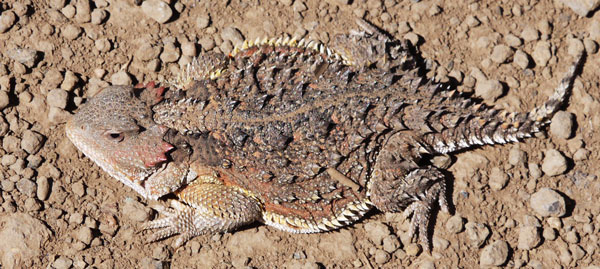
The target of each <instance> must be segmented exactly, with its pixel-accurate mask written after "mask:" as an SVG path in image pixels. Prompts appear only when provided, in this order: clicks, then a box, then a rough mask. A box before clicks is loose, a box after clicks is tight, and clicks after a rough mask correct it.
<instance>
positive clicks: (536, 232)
mask: <svg viewBox="0 0 600 269" xmlns="http://www.w3.org/2000/svg"><path fill="white" fill-rule="evenodd" d="M541 242H542V237H541V234H540V229H539V228H538V227H534V226H523V227H521V228H519V240H518V245H517V248H518V249H522V250H531V249H534V248H535V247H537V246H539V245H540V243H541Z"/></svg>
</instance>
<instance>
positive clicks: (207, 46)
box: [198, 37, 216, 51]
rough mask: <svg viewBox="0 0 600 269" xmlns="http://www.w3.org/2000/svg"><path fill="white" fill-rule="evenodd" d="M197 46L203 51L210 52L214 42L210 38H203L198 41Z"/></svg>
mask: <svg viewBox="0 0 600 269" xmlns="http://www.w3.org/2000/svg"><path fill="white" fill-rule="evenodd" d="M198 44H200V46H201V47H202V49H203V50H204V51H210V50H212V49H213V48H214V47H215V45H216V44H215V41H214V40H213V39H212V38H210V37H203V38H201V39H200V40H198Z"/></svg>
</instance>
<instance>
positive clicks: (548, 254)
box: [0, 0, 600, 268]
mask: <svg viewBox="0 0 600 269" xmlns="http://www.w3.org/2000/svg"><path fill="white" fill-rule="evenodd" d="M141 2H142V1H141V0H140V1H134V0H93V1H89V2H88V0H70V1H69V0H48V1H30V0H8V1H2V2H1V3H0V12H1V13H0V15H1V16H0V53H1V55H2V56H1V57H0V88H1V90H0V136H1V138H0V140H1V142H2V148H0V155H1V156H2V158H1V163H0V182H1V185H0V194H1V195H0V205H1V207H0V268H71V267H73V268H169V267H170V268H232V267H234V268H352V267H355V268H400V267H410V268H475V267H480V266H482V267H485V266H487V265H491V266H493V265H498V266H505V267H515V268H518V267H527V268H575V267H578V268H586V267H587V268H600V267H599V266H600V262H599V261H600V241H599V235H600V205H599V203H598V200H599V199H598V198H599V197H600V180H599V179H598V176H600V170H599V165H600V162H599V159H600V154H599V152H600V139H599V138H598V136H595V135H594V134H595V131H596V130H598V128H599V127H600V103H599V101H598V100H599V99H600V92H599V90H598V81H597V78H598V71H597V70H599V69H600V66H599V65H600V60H599V59H600V58H599V57H598V53H597V50H598V42H600V12H595V13H593V12H592V13H591V14H590V15H588V17H582V16H580V15H578V14H577V13H575V11H574V9H572V8H570V7H567V6H565V5H564V4H563V3H562V1H560V0H557V1H553V0H481V1H478V0H457V1H441V0H422V1H416V0H398V1H393V0H385V1H381V0H369V1H366V2H363V1H351V0H322V1H317V0H282V1H277V0H263V1H261V0H253V1H242V0H231V1H205V0H202V1H196V0H181V1H179V0H172V1H169V0H166V2H167V3H168V6H163V8H162V9H161V5H160V1H159V0H146V1H145V2H147V3H144V4H142V3H141ZM565 2H568V1H565ZM571 2H573V3H584V2H585V3H593V2H596V1H571ZM582 5H583V4H582ZM357 17H363V18H365V19H367V20H368V21H370V22H372V23H373V24H375V25H377V26H380V27H381V28H382V29H384V30H386V31H388V32H389V33H390V34H391V35H393V36H395V37H397V38H406V39H409V40H411V41H413V42H417V43H418V45H419V47H420V51H421V54H422V56H423V57H424V58H426V59H429V60H431V62H430V66H431V68H432V70H433V71H431V72H430V73H429V74H428V76H430V77H432V76H435V78H436V79H437V80H440V81H454V82H457V84H458V89H459V90H461V91H467V92H471V91H475V93H476V94H478V95H481V96H482V97H484V98H485V99H486V102H487V103H490V104H496V105H497V106H499V107H504V108H507V109H509V110H512V111H526V110H529V109H531V108H533V107H534V106H535V105H539V104H541V103H543V101H544V100H545V99H546V98H547V96H548V95H549V94H550V93H551V92H552V91H553V89H554V87H555V86H556V85H558V83H559V81H560V79H561V76H562V74H563V73H564V72H566V70H567V69H568V67H569V66H570V65H571V63H572V62H573V61H574V59H575V58H574V55H576V54H577V52H579V51H581V50H584V49H585V50H586V51H587V52H588V54H589V55H588V57H587V59H586V61H585V64H584V67H583V71H582V73H581V75H580V77H579V78H578V79H577V80H576V82H575V87H574V89H573V94H572V95H571V98H570V103H569V105H568V107H566V111H568V112H570V113H563V114H562V115H563V118H562V119H558V120H557V122H559V123H558V124H557V126H555V127H554V129H553V130H552V132H547V134H541V135H539V136H538V137H537V138H532V139H527V140H525V141H524V142H523V143H519V144H510V145H504V146H494V147H481V148H478V149H476V150H473V151H469V152H465V153H461V154H458V155H457V156H456V158H453V159H452V166H451V167H450V168H449V170H450V171H451V172H452V173H453V175H454V177H453V178H451V179H450V180H449V182H450V185H451V186H452V187H451V188H450V190H449V191H450V192H451V194H450V195H449V196H450V197H452V201H453V204H454V208H455V210H454V211H455V213H454V214H455V215H454V217H452V215H450V214H447V213H439V214H437V217H436V224H435V227H434V229H433V252H432V253H431V254H428V253H423V252H422V251H420V249H419V248H417V247H416V245H415V244H413V243H411V242H409V240H408V239H407V238H406V230H407V222H406V221H405V219H404V218H403V217H402V216H401V215H400V214H395V215H394V214H381V213H377V212H374V213H373V214H371V215H369V216H367V217H366V218H365V219H364V220H362V221H361V222H359V223H357V224H355V225H353V226H351V227H347V228H344V229H341V230H339V231H335V232H330V233H323V234H309V235H304V234H302V235H297V234H288V233H286V232H282V231H279V230H276V229H274V228H271V227H266V226H262V225H258V224H257V225H255V226H252V227H248V228H245V229H243V230H241V231H237V232H235V233H231V234H223V235H220V234H215V235H206V236H199V237H196V238H194V239H193V240H191V241H190V242H188V243H187V244H185V245H184V246H183V247H180V248H178V249H173V248H172V247H171V243H172V242H173V239H172V238H170V239H167V240H163V241H160V242H155V243H145V236H147V233H145V232H140V226H141V224H142V223H143V222H144V221H146V220H148V219H151V218H153V217H155V215H154V213H153V211H152V210H151V209H150V207H149V205H151V204H152V203H150V202H149V201H146V200H144V199H142V198H140V197H139V196H138V195H137V194H136V193H135V192H134V191H132V190H131V189H129V188H127V187H125V186H124V185H122V184H121V183H119V182H118V181H116V180H115V179H113V178H110V177H109V176H108V175H107V174H106V173H104V172H103V171H102V170H101V169H100V168H99V167H98V166H96V165H95V164H93V163H92V162H91V161H90V160H89V159H88V158H86V157H84V156H83V155H82V154H81V153H79V152H78V151H77V150H76V149H75V147H74V146H73V145H72V144H71V143H70V142H69V141H68V139H67V138H66V137H65V135H64V123H65V121H66V119H67V118H68V117H69V114H71V113H73V112H74V111H76V109H77V107H78V106H79V105H80V104H81V103H83V102H84V101H85V99H86V97H87V96H89V95H91V94H92V93H93V92H95V91H97V90H98V89H99V88H101V87H103V86H106V85H108V84H109V83H119V84H120V83H125V84H135V83H139V82H149V81H161V80H163V79H168V78H171V77H173V74H177V73H178V72H179V70H180V68H181V67H180V66H184V65H185V64H186V63H188V62H189V61H190V60H191V59H192V57H194V56H196V55H197V54H199V53H203V52H205V51H217V52H218V51H221V52H229V51H230V50H231V49H232V47H233V46H234V45H237V44H239V43H241V41H242V40H243V39H244V38H247V39H252V40H254V39H256V38H257V37H261V38H262V37H277V36H282V35H288V36H296V37H304V38H310V39H314V40H319V41H321V42H323V43H325V44H327V43H328V42H329V40H330V39H332V37H333V35H335V34H338V33H347V32H348V31H349V30H350V29H357V25H356V24H355V22H354V21H355V20H354V19H355V18H357ZM485 81H492V82H496V84H494V83H488V84H486V83H484V82H485ZM498 81H499V82H501V84H499V85H502V86H501V87H493V85H498V84H497V82H498ZM486 85H488V86H489V85H492V86H491V87H486ZM569 124H572V125H573V126H572V127H570V125H569ZM571 129H572V132H570V131H571ZM555 150H556V151H555ZM546 187H548V188H550V189H551V190H554V191H556V192H558V193H559V195H558V199H557V201H558V202H557V203H558V205H559V209H556V208H550V209H549V210H550V211H551V210H553V209H556V210H559V211H560V205H565V212H562V213H560V212H559V213H558V214H559V215H557V216H544V215H543V213H540V211H539V210H536V209H534V208H533V207H532V206H533V205H534V204H535V205H538V204H537V203H538V202H539V201H537V202H530V200H531V197H532V195H533V194H538V193H541V194H544V193H543V191H542V190H543V189H544V188H546ZM546 194H547V193H546ZM552 197H553V196H551V195H550V196H544V198H546V199H552ZM543 202H544V201H542V202H539V203H543ZM561 203H564V204H561ZM563 214H564V215H563ZM594 266H595V267H594Z"/></svg>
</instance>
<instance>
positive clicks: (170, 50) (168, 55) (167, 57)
mask: <svg viewBox="0 0 600 269" xmlns="http://www.w3.org/2000/svg"><path fill="white" fill-rule="evenodd" d="M179 56H181V51H180V50H179V48H178V47H177V46H175V43H173V42H168V43H165V45H164V47H163V52H162V53H161V54H160V60H161V61H162V62H163V63H174V62H176V61H177V60H178V59H179Z"/></svg>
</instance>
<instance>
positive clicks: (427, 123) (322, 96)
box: [66, 21, 577, 250]
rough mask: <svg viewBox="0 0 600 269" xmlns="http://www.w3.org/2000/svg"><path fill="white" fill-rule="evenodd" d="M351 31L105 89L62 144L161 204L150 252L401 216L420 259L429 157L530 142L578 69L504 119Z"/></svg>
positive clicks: (249, 48)
mask: <svg viewBox="0 0 600 269" xmlns="http://www.w3.org/2000/svg"><path fill="white" fill-rule="evenodd" d="M358 24H359V25H360V26H361V27H362V30H360V31H353V32H351V33H350V34H346V35H338V36H336V38H335V40H334V42H333V43H334V44H333V45H332V46H331V47H326V46H324V45H322V44H319V43H316V42H305V41H304V40H301V41H296V40H294V39H289V38H285V39H277V40H274V39H271V40H267V39H265V40H257V41H256V42H244V45H243V46H242V47H241V48H236V49H234V51H233V52H232V53H230V54H229V55H221V54H204V55H202V56H200V57H199V58H198V59H197V60H196V61H194V62H193V63H192V64H191V65H190V66H189V68H188V70H187V71H186V72H184V74H183V75H182V76H181V77H179V78H178V79H177V80H176V81H175V82H174V83H172V84H173V85H171V87H169V89H168V90H165V88H163V87H156V85H155V84H154V83H150V84H147V85H142V86H139V87H131V86H110V87H107V88H104V89H103V90H101V91H100V92H99V93H97V94H96V95H95V96H92V97H91V98H89V100H88V101H87V103H85V104H84V105H83V106H82V107H81V108H80V109H79V111H78V113H76V114H75V115H74V117H73V118H72V119H71V120H70V121H69V122H68V123H67V125H66V133H67V135H68V137H69V139H70V140H71V141H72V142H73V143H74V144H75V146H76V147H77V148H79V150H81V151H82V152H83V153H84V154H85V155H86V156H88V157H89V158H90V159H92V160H93V161H94V162H96V163H97V164H98V165H99V166H100V167H102V168H103V169H104V170H105V171H106V172H108V173H109V174H110V175H111V176H113V177H115V178H117V179H118V180H120V181H121V182H123V183H124V184H125V185H127V186H129V187H131V188H133V189H134V190H135V191H137V192H138V193H139V194H140V195H141V196H143V197H145V198H147V199H160V198H161V197H165V196H167V197H169V194H170V198H168V199H170V200H171V201H172V203H171V207H169V208H159V213H160V214H162V215H164V216H163V217H161V218H159V219H156V220H153V221H150V222H148V223H146V224H145V226H144V227H145V228H146V229H158V230H157V231H156V232H155V233H153V234H152V235H151V237H150V241H154V240H160V239H162V238H166V237H169V236H172V235H174V234H180V235H179V237H178V238H177V240H176V241H175V246H180V245H182V244H183V243H185V242H186V241H188V240H189V239H190V238H192V237H194V236H197V235H200V234H205V233H214V232H225V231H232V230H235V229H236V228H239V227H240V226H243V225H246V224H249V223H253V222H256V221H260V222H263V223H265V224H267V225H270V226H273V227H275V228H278V229H281V230H284V231H288V232H293V233H315V232H323V231H329V230H333V229H337V228H340V227H344V226H346V225H349V224H352V223H353V222H355V221H357V220H358V219H360V218H361V217H362V216H364V215H365V213H367V212H368V211H369V210H371V209H373V208H376V209H378V210H379V211H383V212H403V214H405V215H406V216H407V217H411V216H412V218H411V226H410V227H411V228H410V230H409V233H410V235H411V237H412V238H414V237H417V236H416V235H418V238H419V239H420V242H421V244H422V245H423V247H424V248H425V249H426V250H429V249H430V247H429V240H428V228H427V227H428V225H429V223H430V220H431V216H430V215H431V212H430V211H431V210H432V208H435V207H436V204H439V206H440V208H441V210H443V211H446V212H447V211H448V205H447V200H446V182H445V179H444V171H443V169H441V168H438V167H435V166H433V165H432V164H431V162H430V160H431V157H432V156H435V155H440V154H447V153H452V152H456V151H459V150H464V149H469V148H472V147H476V146H480V145H493V144H503V143H507V142H517V141H518V140H519V139H521V138H526V137H530V136H532V134H534V133H536V132H538V131H540V130H541V129H542V128H543V127H544V126H545V125H547V123H548V122H549V119H550V117H551V116H552V115H553V113H554V112H555V111H557V110H558V109H559V107H560V106H561V105H563V103H564V102H565V101H566V99H567V97H566V96H567V93H568V90H569V88H570V87H571V86H572V83H573V80H574V77H575V69H576V66H577V64H575V65H574V66H573V67H571V68H570V69H569V71H568V72H567V74H566V77H565V78H564V79H563V80H562V81H561V82H560V84H559V86H558V87H557V88H556V90H555V92H554V94H553V95H552V96H551V97H550V98H549V100H548V101H547V102H546V103H545V104H543V105H542V106H540V107H537V108H535V109H533V110H531V111H530V112H507V111H503V110H501V109H495V108H493V107H490V106H488V105H485V104H482V103H481V102H480V101H478V100H476V99H471V98H470V97H468V96H466V95H465V94H462V93H460V92H458V91H456V90H452V89H449V87H448V86H447V85H444V84H439V83H436V82H434V81H432V80H430V79H426V78H425V77H424V76H423V75H422V73H423V72H422V68H421V67H420V65H419V59H418V53H416V52H415V50H414V49H413V48H411V46H410V45H409V44H408V43H406V42H402V41H398V40H394V39H392V38H390V37H388V36H387V35H386V34H385V33H383V32H381V31H379V30H378V29H377V28H375V27H374V26H372V25H370V24H368V23H367V22H364V21H359V22H358ZM417 231H418V234H417Z"/></svg>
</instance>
